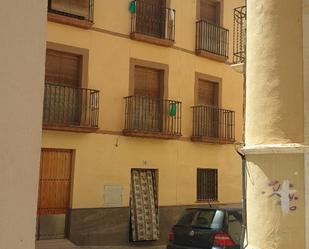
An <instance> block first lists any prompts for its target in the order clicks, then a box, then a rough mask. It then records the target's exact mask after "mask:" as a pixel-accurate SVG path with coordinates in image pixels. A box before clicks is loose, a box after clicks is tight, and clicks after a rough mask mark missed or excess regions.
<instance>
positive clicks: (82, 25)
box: [47, 13, 93, 29]
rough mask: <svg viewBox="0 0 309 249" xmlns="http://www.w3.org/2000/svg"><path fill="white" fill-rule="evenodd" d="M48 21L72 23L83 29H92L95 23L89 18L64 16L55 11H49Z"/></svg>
mask: <svg viewBox="0 0 309 249" xmlns="http://www.w3.org/2000/svg"><path fill="white" fill-rule="evenodd" d="M47 16H48V21H51V22H56V23H61V24H65V25H71V26H74V27H78V28H82V29H90V28H91V27H92V25H93V23H92V22H89V21H87V20H79V19H76V18H72V17H68V16H62V15H58V14H54V13H48V15H47Z"/></svg>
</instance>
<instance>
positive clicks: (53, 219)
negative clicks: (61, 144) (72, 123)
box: [37, 149, 73, 238]
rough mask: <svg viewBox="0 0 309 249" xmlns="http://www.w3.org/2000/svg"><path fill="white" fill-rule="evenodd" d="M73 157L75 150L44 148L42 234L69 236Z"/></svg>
mask: <svg viewBox="0 0 309 249" xmlns="http://www.w3.org/2000/svg"><path fill="white" fill-rule="evenodd" d="M72 160H73V158H72V151H71V150H62V149H42V151H41V166H40V184H39V194H38V209H37V214H38V222H39V224H38V231H37V234H38V237H39V238H44V237H45V236H49V237H50V238H51V237H53V236H55V237H58V236H60V237H61V236H65V227H66V222H65V219H66V215H67V214H68V211H69V209H70V207H71V185H72V181H71V180H72ZM61 224H62V225H61ZM53 226H55V227H54V228H53ZM47 231H48V232H47ZM61 233H63V234H61Z"/></svg>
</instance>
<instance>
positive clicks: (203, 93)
mask: <svg viewBox="0 0 309 249" xmlns="http://www.w3.org/2000/svg"><path fill="white" fill-rule="evenodd" d="M218 103H219V84H218V83H217V82H212V81H207V80H202V79H199V81H198V94H197V104H198V105H210V106H218Z"/></svg>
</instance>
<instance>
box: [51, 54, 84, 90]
mask: <svg viewBox="0 0 309 249" xmlns="http://www.w3.org/2000/svg"><path fill="white" fill-rule="evenodd" d="M81 70H82V56H81V55H78V54H72V53H66V52H60V51H57V50H52V49H47V51H46V67H45V81H46V83H54V84H61V85H67V86H72V87H79V86H80V85H81V76H82V72H81Z"/></svg>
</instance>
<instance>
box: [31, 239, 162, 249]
mask: <svg viewBox="0 0 309 249" xmlns="http://www.w3.org/2000/svg"><path fill="white" fill-rule="evenodd" d="M133 248H135V249H165V246H148V247H145V246H76V245H74V244H73V243H71V242H70V241H68V240H64V239H57V240H39V241H37V242H36V246H35V249H133Z"/></svg>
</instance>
